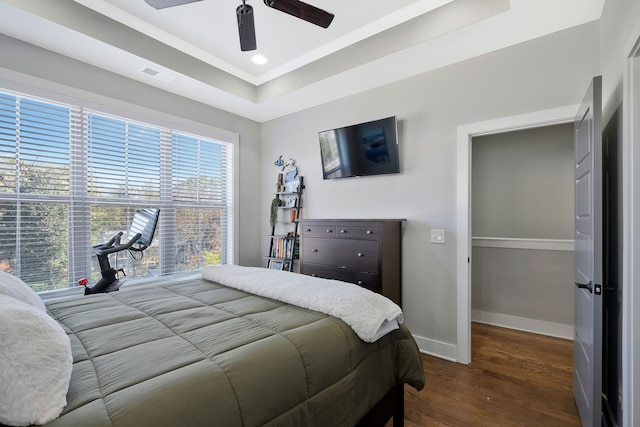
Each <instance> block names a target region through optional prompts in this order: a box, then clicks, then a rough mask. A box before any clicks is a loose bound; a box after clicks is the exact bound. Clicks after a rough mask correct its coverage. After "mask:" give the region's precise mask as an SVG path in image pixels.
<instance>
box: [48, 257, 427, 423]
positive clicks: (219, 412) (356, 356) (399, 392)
mask: <svg viewBox="0 0 640 427" xmlns="http://www.w3.org/2000/svg"><path fill="white" fill-rule="evenodd" d="M237 270H239V271H240V272H241V273H243V272H244V273H250V274H249V276H250V277H252V279H251V281H256V279H255V278H258V277H264V276H262V275H263V274H267V275H268V277H269V278H271V279H272V280H275V281H277V282H278V283H282V282H283V281H284V280H287V279H289V278H294V277H295V278H296V279H297V278H298V277H297V276H301V275H297V274H295V273H288V272H279V271H278V272H276V271H274V270H267V269H251V268H247V267H232V268H228V269H224V270H222V269H220V268H217V267H216V270H212V271H214V272H215V273H217V272H220V271H224V275H225V276H229V277H232V278H234V277H236V276H237V275H236V272H237ZM258 270H260V271H258ZM203 271H204V270H203ZM265 272H266V273H265ZM254 273H255V274H258V276H255V275H254ZM241 275H242V274H241ZM245 275H246V274H245ZM203 276H206V275H205V274H204V273H203V274H202V275H198V276H195V275H194V276H190V277H186V278H182V279H173V280H171V281H167V280H161V281H159V282H158V283H153V284H149V285H136V286H129V287H127V286H125V287H123V288H121V289H120V291H118V292H112V293H108V294H99V295H89V296H77V297H70V298H65V299H60V300H54V301H50V302H47V303H46V310H47V314H48V315H49V316H50V317H52V318H53V319H55V320H56V321H57V322H58V323H59V325H61V326H62V328H63V330H64V332H65V333H66V335H67V336H68V338H69V342H70V348H71V357H72V371H71V375H70V382H69V386H68V391H67V392H66V406H65V407H64V409H63V410H62V412H61V413H60V414H59V416H57V417H56V418H55V419H53V420H52V421H50V422H48V423H47V424H46V425H47V426H50V427H61V426H93V427H97V426H133V425H135V426H146V425H148V426H178V425H181V426H182V425H189V426H199V425H202V426H214V425H216V426H217V425H219V426H263V425H270V426H352V425H358V423H360V425H382V426H383V425H385V423H386V422H387V420H388V419H389V418H390V416H391V415H394V425H396V426H397V425H402V421H403V415H402V410H403V405H402V403H403V387H404V384H409V385H410V386H413V387H414V388H416V389H418V390H419V389H421V388H422V387H423V386H424V374H423V369H422V363H421V359H420V354H419V351H418V348H417V345H416V343H415V341H414V339H413V337H412V336H411V334H410V332H409V330H408V329H407V328H406V327H405V326H404V325H403V324H402V323H401V320H402V318H401V317H400V319H399V320H400V322H398V324H396V325H395V327H391V328H388V327H387V326H384V327H383V329H382V332H381V333H380V335H381V336H375V334H374V335H373V336H372V337H368V338H367V339H368V340H371V339H370V338H373V342H365V341H364V340H363V339H362V338H361V336H363V334H365V333H364V332H362V331H361V330H359V331H358V332H354V329H353V327H352V326H349V325H348V324H347V322H350V320H349V319H347V320H346V321H345V320H341V319H339V318H337V317H334V316H333V315H329V314H325V313H323V312H321V311H316V310H311V309H309V308H304V305H305V303H301V305H302V306H298V305H294V304H291V303H287V302H283V301H278V300H276V299H274V298H273V297H270V296H268V295H267V296H261V293H263V292H260V291H259V290H258V291H256V292H249V291H247V290H243V289H242V286H238V285H237V284H235V283H232V284H231V285H232V286H230V284H228V283H226V284H225V283H221V282H224V280H223V279H222V278H220V279H219V281H217V280H216V276H215V275H214V276H213V277H210V276H207V277H206V278H205V277H203ZM304 277H305V278H306V277H308V276H304ZM309 279H314V280H324V279H316V278H309ZM303 280H305V281H306V280H308V279H303ZM232 281H233V280H232ZM259 281H262V279H259ZM327 282H329V281H327ZM327 282H314V281H311V282H309V283H310V284H311V285H310V286H311V288H308V289H309V290H311V289H312V287H313V286H314V284H315V285H316V287H317V284H318V283H323V284H324V283H327ZM330 282H335V281H330ZM265 283H268V280H267V281H265ZM333 284H334V285H335V286H336V289H338V288H339V287H340V286H347V285H346V284H342V283H341V282H336V283H333ZM294 286H295V287H296V289H297V288H298V287H297V285H295V284H294ZM307 286H309V284H307ZM272 287H273V286H264V284H263V285H262V288H266V289H267V290H268V292H269V289H270V288H272ZM354 288H357V290H356V291H355V292H360V288H358V287H356V286H355V285H348V288H345V289H348V290H349V292H351V291H352V290H353V289H354ZM334 291H335V289H334ZM283 292H284V293H285V294H287V295H289V294H292V292H290V290H289V289H287V288H286V287H285V288H284V290H283ZM310 292H311V291H303V293H307V294H308V293H310ZM367 292H368V291H367ZM336 295H337V294H336V292H333V294H332V295H330V296H329V297H328V306H329V307H330V310H329V311H331V310H333V307H334V306H335V305H336V304H335V301H336V300H335V298H337V296H336ZM357 295H358V294H355V298H356V300H359V298H360V297H359V296H357ZM314 298H315V299H318V298H316V297H313V298H312V299H314ZM376 298H377V297H376ZM284 299H285V300H286V298H284ZM325 311H326V310H325ZM365 311H367V310H365ZM369 311H377V309H375V308H374V309H372V310H369ZM356 320H358V319H356ZM387 320H388V319H387ZM385 328H387V329H388V330H385Z"/></svg>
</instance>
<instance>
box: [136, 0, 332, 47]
mask: <svg viewBox="0 0 640 427" xmlns="http://www.w3.org/2000/svg"><path fill="white" fill-rule="evenodd" d="M144 1H145V2H147V4H148V5H149V6H151V7H153V8H155V9H165V8H167V7H174V6H181V5H183V4H188V3H195V2H198V1H202V0H144ZM263 1H264V4H266V5H267V6H268V7H270V8H272V9H276V10H279V11H280V12H284V13H286V14H288V15H291V16H295V17H296V18H299V19H302V20H303V21H307V22H310V23H312V24H315V25H318V26H319V27H322V28H328V27H329V25H331V22H332V21H333V17H334V15H333V14H332V13H329V12H326V11H324V10H322V9H318V8H317V7H315V6H312V5H310V4H307V3H304V2H301V1H300V0H263ZM236 17H237V19H238V32H239V35H240V50H242V51H249V50H255V49H256V30H255V25H254V21H253V8H252V7H251V6H249V5H247V4H246V0H242V4H241V5H240V6H238V7H237V9H236Z"/></svg>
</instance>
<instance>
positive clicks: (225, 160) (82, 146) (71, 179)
mask: <svg viewBox="0 0 640 427" xmlns="http://www.w3.org/2000/svg"><path fill="white" fill-rule="evenodd" d="M0 156H1V159H0V160H1V161H0V262H2V258H4V259H6V260H7V261H8V264H9V267H7V268H8V269H9V270H11V271H12V272H13V274H16V275H17V276H19V277H21V278H22V279H23V280H24V281H25V282H27V283H29V284H30V285H31V286H32V287H34V288H35V289H36V290H38V291H43V290H52V289H60V288H67V287H70V286H75V285H76V283H77V280H78V279H80V278H81V277H89V278H90V283H93V282H95V281H96V280H97V279H98V278H99V276H100V273H99V268H98V265H97V262H96V261H95V257H94V258H93V259H92V257H91V253H90V246H91V245H95V244H97V243H102V242H105V241H107V240H109V238H110V237H111V236H113V235H114V234H115V233H117V232H119V231H126V230H127V229H128V227H129V225H130V223H131V219H132V218H133V215H134V214H135V211H136V209H138V208H144V207H157V208H160V210H161V211H160V222H159V225H158V228H157V229H156V234H155V238H154V241H153V244H152V245H151V246H150V247H149V248H148V249H147V250H146V251H145V252H144V258H143V259H141V260H133V259H132V258H131V256H130V255H129V254H128V252H126V251H125V252H120V253H119V254H112V255H111V257H112V258H111V264H112V266H113V267H115V268H124V269H125V271H126V273H127V277H128V278H129V280H135V279H138V278H145V277H153V276H160V275H163V276H165V275H170V274H173V273H175V272H180V271H188V270H195V269H198V268H200V267H202V266H203V265H207V264H217V263H227V262H229V261H230V260H229V259H228V256H227V255H226V254H228V253H230V251H229V248H230V246H231V236H230V233H229V230H230V228H231V227H230V222H229V221H230V220H231V215H230V212H231V188H232V182H231V179H232V171H231V165H232V158H231V156H232V150H231V147H230V145H229V144H227V143H223V142H218V141H212V140H208V139H206V138H202V137H198V136H195V135H187V134H184V133H179V132H176V131H174V130H171V129H166V128H161V127H157V126H153V125H149V124H144V123H138V122H134V121H132V120H127V119H124V118H119V117H113V116H109V115H105V114H102V113H99V112H94V111H84V110H82V109H80V108H77V107H73V106H68V105H67V106H65V105H57V104H54V103H51V102H48V101H43V100H33V99H29V98H25V97H22V96H20V95H16V94H10V93H0ZM0 265H6V264H0Z"/></svg>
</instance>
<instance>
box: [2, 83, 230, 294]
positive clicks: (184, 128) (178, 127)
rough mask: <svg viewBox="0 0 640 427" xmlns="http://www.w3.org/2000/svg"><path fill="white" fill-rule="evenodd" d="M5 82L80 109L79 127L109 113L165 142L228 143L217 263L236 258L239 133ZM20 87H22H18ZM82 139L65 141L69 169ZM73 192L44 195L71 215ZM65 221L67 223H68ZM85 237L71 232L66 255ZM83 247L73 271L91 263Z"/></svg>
mask: <svg viewBox="0 0 640 427" xmlns="http://www.w3.org/2000/svg"><path fill="white" fill-rule="evenodd" d="M8 83H11V82H6V81H3V80H0V92H3V93H7V94H9V95H12V96H17V97H22V98H26V99H31V100H35V101H39V102H44V103H51V104H57V105H61V106H63V107H68V108H71V109H79V110H80V111H81V112H80V115H81V121H82V127H83V128H84V127H85V126H86V122H85V120H86V114H87V113H88V112H90V113H95V114H98V115H103V116H112V117H114V118H116V119H120V120H124V121H127V122H134V123H139V124H142V125H145V126H152V127H158V128H160V129H161V132H162V133H163V134H165V133H166V134H167V135H169V143H171V135H172V134H173V133H178V134H181V135H185V136H189V137H193V138H197V139H203V140H212V141H214V142H219V143H222V144H226V145H228V147H229V155H230V157H231V159H230V173H228V179H230V184H229V185H228V186H227V189H228V195H227V197H226V198H223V200H222V201H221V204H222V206H220V207H221V208H223V211H225V212H226V215H222V216H221V218H220V221H221V222H223V221H224V222H225V223H226V227H225V226H223V225H222V224H221V228H223V229H226V235H227V236H226V239H224V240H225V242H226V244H223V245H222V247H223V249H224V253H223V254H221V262H222V263H223V264H233V263H234V262H235V260H236V259H238V227H237V225H236V224H237V223H238V220H239V212H238V209H236V207H235V205H236V201H237V200H238V183H239V171H238V164H239V135H238V134H237V133H235V132H230V131H227V130H224V129H219V128H215V127H212V126H209V125H206V124H202V123H199V122H193V121H191V120H185V119H181V118H179V117H173V116H168V115H166V114H164V113H160V112H157V111H153V110H146V111H144V114H141V112H140V110H141V108H140V107H139V106H135V105H131V104H129V105H127V106H128V107H129V108H128V109H123V108H121V107H122V105H120V107H119V108H114V107H113V106H110V105H107V104H100V103H93V102H91V101H88V100H84V99H78V98H69V97H66V96H64V95H61V94H59V93H51V92H47V91H46V90H42V89H35V88H33V87H29V89H30V90H28V91H25V90H24V88H20V87H18V88H16V87H14V86H16V85H14V84H8ZM18 86H19V85H18ZM20 89H23V90H20ZM118 104H122V103H121V102H118ZM142 110H144V109H142ZM83 132H84V131H83ZM82 139H85V140H84V141H83V140H82ZM82 139H81V140H80V141H77V140H74V138H71V139H70V141H69V144H70V159H69V164H70V169H72V170H76V169H75V168H74V167H73V166H72V163H73V162H77V161H83V159H77V158H74V157H73V156H74V154H73V153H74V152H75V149H74V148H72V147H71V145H72V144H78V143H80V144H84V145H85V146H86V144H87V142H86V136H83V137H82ZM85 155H86V150H85ZM84 161H85V162H86V159H84ZM169 163H171V162H169ZM85 177H86V175H85ZM76 178H78V177H73V176H71V177H70V183H72V181H73V179H76ZM79 178H80V179H82V178H83V177H82V176H80V177H79ZM72 187H73V185H72ZM74 191H76V190H75V189H74V188H70V190H69V195H68V196H57V195H46V196H45V198H46V199H48V200H52V199H55V198H60V199H61V202H62V203H65V201H66V204H67V206H69V216H70V217H71V216H72V215H73V213H72V208H73V204H72V203H71V202H70V201H68V200H69V199H71V198H73V197H75V196H77V194H73V192H74ZM160 191H161V193H162V191H164V190H163V189H161V190H160ZM168 191H169V192H170V191H171V184H169V190H168ZM6 196H8V197H5V198H4V200H6V201H9V199H11V198H12V197H14V196H16V195H15V194H11V195H9V194H7V195H6ZM33 196H34V197H33V199H34V200H35V201H37V200H38V199H41V197H40V195H33ZM81 197H84V198H85V199H86V202H85V207H86V206H91V205H92V204H96V202H97V204H101V203H103V202H105V201H107V200H106V199H100V200H99V201H98V200H96V199H94V198H92V197H87V195H86V193H85V194H84V195H82V196H81ZM31 198H32V197H29V198H28V199H31ZM162 199H163V194H161V195H160V200H159V203H158V206H159V207H160V208H161V209H162V207H163V203H164V202H163V200H162ZM21 200H25V201H26V200H27V199H25V198H23V197H21ZM118 200H120V199H118ZM149 202H152V203H153V202H155V201H149V200H141V201H140V206H142V205H148V204H149ZM172 203H173V205H174V206H175V207H184V206H186V205H190V206H191V207H197V206H198V203H195V204H193V203H191V204H190V203H188V202H186V203H185V202H180V201H176V202H172ZM134 204H135V203H134ZM130 205H133V204H130ZM85 207H82V208H85ZM161 221H162V215H161ZM69 224H71V222H70V223H69ZM70 231H71V227H69V232H70ZM88 238H89V239H90V237H89V236H75V235H74V236H73V237H71V236H70V237H69V239H68V246H69V258H71V257H72V256H74V252H75V253H77V252H78V251H83V249H81V248H82V243H79V242H82V241H84V242H85V243H86V242H87V239H88ZM84 247H85V248H86V252H85V253H86V258H85V259H86V261H85V265H84V266H79V264H81V263H80V262H78V260H79V258H76V267H75V269H76V271H77V270H78V269H82V268H84V269H85V271H86V265H87V264H90V263H91V253H90V250H89V247H88V245H85V246H84ZM191 273H192V271H191ZM68 274H69V277H75V276H74V275H75V274H76V273H75V272H74V271H72V263H71V262H69V273H68ZM180 274H182V273H181V272H178V271H176V272H175V273H174V274H173V275H180ZM145 281H146V280H145V279H140V280H138V282H139V283H143V282H145ZM70 283H72V282H70ZM79 290H81V288H78V287H73V286H70V287H69V288H64V289H57V290H48V291H42V292H40V295H41V297H43V298H45V299H48V298H51V297H59V296H62V295H64V294H67V293H74V294H75V293H76V292H78V291H79Z"/></svg>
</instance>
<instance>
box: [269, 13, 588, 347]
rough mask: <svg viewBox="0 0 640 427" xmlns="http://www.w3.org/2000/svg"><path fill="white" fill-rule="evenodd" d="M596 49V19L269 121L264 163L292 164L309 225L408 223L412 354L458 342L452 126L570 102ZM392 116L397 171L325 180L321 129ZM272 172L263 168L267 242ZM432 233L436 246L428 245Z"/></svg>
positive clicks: (576, 98) (406, 290) (406, 289)
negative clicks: (441, 237)
mask: <svg viewBox="0 0 640 427" xmlns="http://www.w3.org/2000/svg"><path fill="white" fill-rule="evenodd" d="M581 42H584V43H581ZM594 46H595V48H594ZM597 46H598V24H597V23H596V22H594V23H590V24H586V25H582V26H579V27H575V28H572V29H569V30H566V31H562V32H558V33H555V34H552V35H550V36H547V37H543V38H539V39H537V40H533V41H530V42H526V43H522V44H519V45H516V46H513V47H510V48H506V49H503V50H500V51H497V52H493V53H490V54H486V55H483V56H481V57H477V58H474V59H471V60H468V61H464V62H462V63H458V64H455V65H452V66H449V67H446V68H444V69H439V70H435V71H432V72H428V73H425V74H422V75H419V76H416V77H412V78H408V79H406V80H403V81H400V82H397V83H394V84H390V85H387V86H384V87H381V88H378V89H375V90H371V91H367V92H364V93H361V94H358V95H354V96H349V97H347V98H345V99H342V100H338V101H335V102H331V103H328V104H325V105H322V106H318V107H316V108H312V109H309V110H306V111H302V112H299V113H296V114H291V115H289V116H286V117H282V118H280V119H277V120H272V121H270V122H266V123H264V124H263V129H262V139H263V148H262V153H263V159H264V160H263V163H264V164H265V165H270V164H271V163H272V162H273V161H274V160H275V159H276V158H277V157H278V156H279V155H280V154H283V155H284V156H285V157H292V158H294V159H295V160H296V161H297V164H298V166H299V169H300V173H301V174H302V175H304V176H305V180H306V184H307V188H306V193H305V208H304V209H303V216H304V217H306V218H371V217H377V218H406V219H407V223H406V228H405V231H404V238H403V248H402V249H403V310H404V312H405V319H406V323H407V325H408V326H409V328H410V329H411V331H412V332H413V333H414V335H415V336H416V338H417V339H418V342H419V345H420V346H421V348H422V349H423V350H426V351H431V352H438V348H440V347H441V346H445V347H447V346H455V343H456V315H457V313H456V261H457V259H456V250H457V248H456V237H457V236H456V227H457V225H456V211H457V201H456V179H457V158H456V138H457V128H458V126H460V125H464V124H468V123H476V122H481V121H485V120H490V119H496V118H502V117H508V116H513V115H518V114H524V113H530V112H535V111H541V110H546V109H550V108H556V107H562V106H567V105H574V104H577V103H579V102H580V100H581V99H582V96H583V94H584V91H585V90H586V88H587V86H588V84H589V82H590V80H591V78H592V77H593V76H594V75H597V74H598V73H599V65H598V58H599V52H598V49H597ZM390 115H396V116H397V117H398V119H399V121H400V123H399V139H400V142H399V144H400V147H399V148H400V165H401V170H402V173H401V174H399V175H395V176H383V177H368V178H358V179H343V180H334V181H324V180H323V179H322V173H321V168H320V150H319V143H318V131H321V130H324V129H331V128H334V127H337V126H341V125H348V124H353V123H358V122H363V121H368V120H372V119H375V118H380V117H386V116H390ZM276 173H277V168H275V167H273V166H272V167H269V166H265V167H264V168H263V175H262V189H263V196H262V207H263V208H262V217H263V218H264V220H263V230H264V234H266V233H267V227H268V222H267V218H268V217H269V215H268V206H269V202H270V200H271V192H272V190H273V186H274V184H275V180H276ZM434 228H442V229H444V230H445V244H431V243H430V230H431V229H434ZM265 251H266V249H265Z"/></svg>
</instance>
